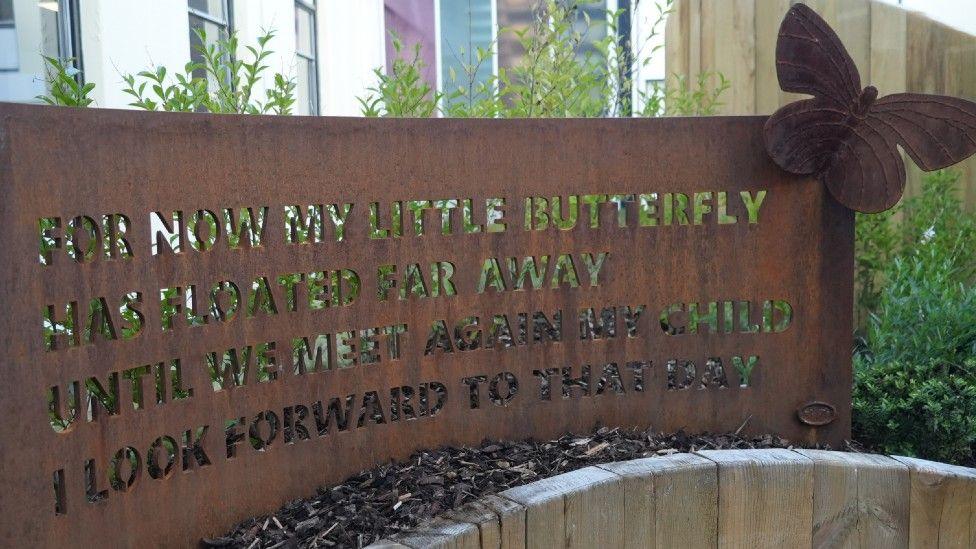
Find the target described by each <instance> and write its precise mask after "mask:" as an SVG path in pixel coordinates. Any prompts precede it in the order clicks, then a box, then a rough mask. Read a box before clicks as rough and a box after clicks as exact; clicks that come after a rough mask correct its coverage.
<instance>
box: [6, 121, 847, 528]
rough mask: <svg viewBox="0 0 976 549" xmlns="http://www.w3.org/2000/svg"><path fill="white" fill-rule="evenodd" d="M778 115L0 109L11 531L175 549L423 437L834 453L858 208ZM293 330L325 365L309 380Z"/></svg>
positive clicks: (841, 427)
mask: <svg viewBox="0 0 976 549" xmlns="http://www.w3.org/2000/svg"><path fill="white" fill-rule="evenodd" d="M764 122H765V119H764V118H761V117H741V118H682V119H659V120H636V119H635V120H388V119H384V120H376V119H343V118H298V117H295V118H292V117H242V116H212V115H203V114H154V113H141V112H128V111H110V110H73V109H56V108H49V107H36V106H23V105H0V189H2V200H0V212H2V219H3V223H4V227H3V230H2V231H0V303H2V306H3V315H2V317H0V319H2V320H0V338H2V348H3V350H4V356H5V360H4V362H3V366H2V376H3V377H2V383H0V413H2V414H3V418H4V421H3V422H2V424H0V456H2V463H3V467H2V469H0V486H2V487H3V495H2V500H0V501H2V505H0V545H3V546H18V545H25V544H28V545H35V546H79V545H87V546H98V547H103V546H136V545H145V546H160V545H163V546H183V545H187V544H191V543H195V542H196V540H198V539H199V538H200V536H204V535H213V534H217V533H219V532H222V531H225V530H226V529H227V528H229V527H230V526H231V525H232V524H233V523H234V522H235V521H238V520H240V519H243V518H246V517H248V516H251V515H254V514H258V513H264V512H269V511H271V510H273V509H275V508H276V506H278V505H280V504H282V503H283V502H285V501H288V500H289V499H292V498H296V497H300V496H303V495H308V494H310V493H312V492H313V491H314V489H315V487H316V486H319V485H322V484H327V483H330V482H333V481H337V480H340V479H342V478H344V477H346V476H347V475H350V474H352V473H355V472H357V471H359V470H361V469H363V468H367V467H370V466H372V465H374V464H377V463H381V462H385V461H388V460H390V459H398V458H404V457H406V456H408V455H409V454H410V452H412V451H414V450H417V449H420V448H424V447H435V446H439V445H445V444H475V443H478V442H479V441H481V440H482V439H484V438H506V439H518V438H524V437H534V438H542V437H552V436H555V435H559V434H561V433H563V432H565V431H569V430H575V431H581V430H584V429H589V428H591V427H593V426H594V425H595V424H601V425H613V426H641V427H646V426H653V427H654V428H655V429H658V430H662V431H671V430H677V429H686V430H690V431H731V430H735V429H736V428H738V427H740V426H741V425H743V424H744V428H743V430H744V432H746V433H766V432H774V433H778V434H780V435H783V436H786V437H789V438H791V439H794V440H796V441H797V442H805V443H813V442H829V443H833V444H839V443H841V441H842V440H843V439H844V438H845V437H848V436H849V433H850V391H851V363H850V354H851V299H852V287H851V286H852V269H853V214H852V212H851V211H850V210H848V209H846V208H844V207H842V206H841V205H840V204H838V203H837V202H836V201H834V199H833V198H831V197H830V195H829V193H828V191H827V189H826V187H825V186H824V185H823V184H821V183H819V182H818V181H816V180H815V179H812V178H801V177H797V176H793V175H790V174H787V173H785V172H783V171H782V170H780V169H779V168H777V167H776V166H775V165H774V164H773V162H772V161H771V160H770V159H769V157H768V156H767V154H766V152H765V148H764V142H763V124H764ZM614 195H621V196H614ZM554 197H556V200H554ZM571 197H575V198H571ZM538 198H543V199H545V200H538ZM526 199H532V201H531V202H530V204H531V208H530V209H531V212H530V215H529V222H530V224H531V227H530V229H527V228H526V223H527V222H526V206H527V202H526ZM409 201H414V202H415V203H414V204H410V203H409ZM452 201H453V202H452ZM469 201H470V202H469ZM428 202H430V204H429V208H428V204H427V203H428ZM374 204H375V212H376V213H375V215H371V211H374V208H373V207H372V205H374ZM397 204H400V206H397ZM543 204H544V205H545V207H543ZM310 205H321V206H322V209H321V215H320V216H318V221H319V222H321V223H322V225H321V226H322V227H323V230H322V231H320V232H319V231H318V230H317V229H318V226H315V227H312V228H313V229H315V231H313V232H314V234H313V235H312V236H311V237H310V238H309V240H311V241H309V242H305V243H291V242H289V241H290V240H291V239H292V238H293V237H295V238H298V237H301V236H303V231H301V230H296V231H292V230H290V227H289V226H288V223H287V221H286V220H287V216H288V212H294V211H295V210H294V209H293V208H292V207H293V206H301V210H302V214H303V215H304V214H306V213H307V212H308V211H309V206H310ZM345 205H349V206H348V210H347V208H346V206H345ZM554 206H558V207H557V208H554ZM398 207H399V208H401V210H402V215H400V216H394V215H393V211H394V210H396V209H397V208H398ZM248 208H250V211H248V210H247V209H248ZM265 208H266V209H265ZM425 208H427V209H425ZM228 209H230V210H231V215H230V216H229V217H230V218H231V219H233V220H234V222H233V223H231V224H228V223H227V220H226V219H225V218H226V217H227V216H226V215H225V214H227V210H228ZM554 210H557V212H558V213H555V214H554ZM312 211H313V212H317V210H316V209H314V208H313V209H312ZM414 211H417V212H425V213H421V214H419V215H420V217H421V218H422V219H424V223H423V227H422V228H423V234H422V235H420V236H418V235H417V234H416V233H417V232H418V230H417V229H418V226H417V225H416V224H415V223H414V217H413V213H412V212H414ZM536 211H538V212H539V213H538V215H536V214H535V213H532V212H536ZM574 211H575V212H576V215H575V216H574V215H573V212H574ZM154 212H159V213H160V216H156V214H155V213H154ZM174 212H181V213H180V214H179V215H178V216H176V217H175V218H174ZM208 212H209V213H208ZM85 216H87V219H86V217H85ZM121 216H124V217H121ZM499 216H501V219H499ZM371 217H372V218H373V221H374V222H375V223H374V225H375V226H374V227H372V228H371ZM574 217H575V222H573V221H574ZM396 218H399V220H400V221H401V222H402V224H403V227H402V231H400V230H397V231H394V232H396V233H399V235H398V236H392V235H391V233H390V231H393V230H394V229H393V227H396V226H397V221H396ZM174 219H176V220H177V221H178V220H180V219H181V220H182V224H183V226H184V228H183V230H182V232H180V233H179V234H180V235H181V236H176V237H168V236H167V235H166V234H162V235H159V238H156V236H157V233H158V232H159V231H160V230H163V229H165V225H167V224H168V225H169V226H171V227H172V226H174V225H176V226H178V225H179V224H178V223H176V221H174ZM211 219H213V220H215V221H214V222H213V224H211V223H210V221H208V220H211ZM241 219H244V220H245V221H249V222H251V225H252V226H253V227H254V228H255V230H254V232H255V233H256V234H260V241H259V242H258V241H257V237H254V238H249V236H248V234H247V232H246V231H244V232H241V231H242V230H243V229H242V224H241ZM444 219H447V220H448V222H447V223H446V224H444V223H442V221H443V220H444ZM154 220H155V221H154ZM162 220H165V223H164V222H163V221H162ZM258 226H261V227H262V228H261V229H260V230H258ZM339 226H341V227H342V230H341V231H338V230H337V227H339ZM503 226H504V229H502V227H503ZM96 227H97V230H96ZM560 227H561V228H560ZM228 229H229V230H230V232H231V233H237V234H240V235H241V237H240V238H239V239H238V238H232V237H229V236H228V234H227V232H228ZM213 230H217V232H219V233H220V236H219V237H217V238H213V232H211V231H213ZM340 232H341V238H339V233H340ZM164 233H165V231H164ZM371 233H372V234H371ZM445 233H450V234H445ZM318 237H321V238H320V239H319V238H318ZM93 239H94V240H93ZM299 239H300V238H299ZM316 240H320V241H316ZM93 242H94V243H93ZM211 242H212V245H210V244H211ZM174 243H180V244H181V251H180V252H179V253H176V252H174V251H172V250H171V248H172V247H173V245H174ZM251 244H253V245H251ZM154 245H156V246H158V249H157V250H156V251H157V252H159V253H155V254H154V253H153V250H154ZM75 248H77V249H75ZM160 250H162V251H160ZM526 257H532V258H534V261H533V264H532V265H527V262H526V261H525V258H526ZM544 258H545V259H544ZM388 265H395V266H396V267H395V270H393V269H390V268H386V267H384V266H388ZM413 265H416V267H413ZM486 265H487V266H486ZM511 265H514V267H515V276H514V277H513V276H512V273H511V272H510V266H511ZM432 266H433V267H432ZM532 266H534V267H535V268H536V269H538V272H537V271H536V270H534V269H532V268H531V267H532ZM523 267H526V268H527V270H526V271H523ZM343 270H345V271H343ZM320 272H322V273H324V274H322V275H318V274H310V273H320ZM335 273H339V274H335ZM352 273H355V275H353V274H352ZM519 273H523V276H521V277H519ZM519 278H521V281H519ZM357 279H358V280H357ZM336 280H338V288H339V291H338V292H332V291H331V288H333V287H334V286H335V284H336ZM221 281H228V282H230V283H232V284H233V285H231V284H220V283H221ZM479 285H480V286H483V288H482V291H480V292H479ZM167 288H168V289H170V290H169V291H168V292H162V295H163V297H162V298H161V289H167ZM176 288H179V290H176ZM235 288H236V290H235ZM384 288H386V290H385V291H386V295H387V299H386V300H381V299H380V296H381V294H382V293H383V291H384ZM235 292H239V293H240V295H241V298H240V302H239V303H238V304H237V307H236V310H234V307H233V303H232V300H231V299H229V297H228V296H230V295H232V294H234V293H235ZM269 293H270V296H271V297H270V299H269V298H268V294H269ZM310 293H311V294H312V295H311V298H310ZM212 296H213V297H215V298H216V301H217V305H216V308H217V309H219V310H215V309H214V307H212V306H208V302H209V301H211V297H212ZM272 301H273V303H272ZM70 303H75V304H76V305H75V306H74V308H73V311H74V313H73V314H75V315H77V317H78V319H77V321H75V322H74V326H75V327H76V328H77V329H72V330H68V327H67V326H66V325H65V324H66V319H67V318H70V317H71V315H72V308H71V307H70V306H69V304H70ZM692 304H693V305H692ZM641 307H643V308H641ZM591 308H592V309H593V310H594V311H593V312H594V315H593V319H594V321H593V322H590V321H588V320H587V318H588V317H587V316H586V314H585V313H587V312H588V310H589V309H591ZM120 309H121V311H120ZM604 309H606V311H607V312H606V314H605V316H606V323H601V322H602V319H603V318H604ZM689 310H691V312H689ZM581 311H582V312H583V313H584V314H583V317H582V318H583V322H581V321H580V318H581ZM638 311H640V314H639V315H638V314H637V312H638ZM539 313H541V314H542V315H544V319H545V320H546V321H547V322H548V323H549V324H553V325H555V324H557V320H556V318H557V317H559V316H561V326H560V327H559V329H556V328H557V327H556V326H552V327H550V326H549V325H547V324H546V323H545V322H542V320H543V317H542V316H540V317H539V323H538V325H537V322H536V321H535V320H534V318H535V317H536V316H538V314H539ZM557 313H558V314H557ZM662 313H663V315H662ZM520 315H524V316H520ZM48 317H50V320H51V321H52V322H53V324H47V325H46V324H45V319H46V318H48ZM188 317H189V318H188ZM470 317H477V318H478V326H477V327H475V326H473V325H471V324H472V322H473V320H471V319H470ZM662 317H663V318H662ZM164 319H168V320H166V321H165V322H164ZM464 319H469V321H468V322H465V321H464ZM696 319H697V322H696ZM610 320H613V323H612V326H613V329H612V330H611V323H610ZM438 321H443V323H444V324H443V325H444V326H445V327H446V330H445V332H444V336H443V337H434V338H431V337H430V333H431V332H432V328H431V327H432V326H436V325H438V324H437V322H438ZM166 326H170V327H169V328H168V329H167V328H166ZM397 326H399V327H401V328H389V327H397ZM458 326H460V328H458ZM377 328H379V329H378V330H377ZM404 330H405V331H404ZM353 331H354V333H350V332H353ZM401 331H402V333H400V332H401ZM51 332H56V335H54V336H53V337H51ZM435 332H436V330H435ZM320 335H324V336H325V337H317V336H320ZM596 335H599V336H600V337H598V338H597V337H595V336H596ZM302 337H305V338H308V340H309V342H310V343H311V344H313V347H314V344H315V343H316V342H318V343H320V344H321V345H320V348H321V349H322V350H323V352H324V353H325V355H323V356H326V355H327V356H326V358H325V360H324V363H323V364H321V365H319V366H318V367H316V366H317V365H316V364H315V363H314V361H305V366H306V367H305V370H304V372H303V371H302V369H301V368H299V369H298V370H299V373H296V368H295V361H294V356H295V354H294V352H293V351H294V350H295V349H299V350H301V349H303V348H305V347H304V342H303V340H301V339H300V338H302ZM429 340H431V341H429ZM52 343H53V345H52ZM394 344H395V345H394ZM49 347H53V348H49ZM350 347H354V349H351V348H350ZM428 347H429V348H430V352H427V350H428ZM229 349H236V352H233V353H231V352H227V350H229ZM208 357H213V360H211V361H208ZM177 359H178V363H179V364H178V366H179V367H178V368H176V367H175V366H176V363H175V362H174V361H175V360H177ZM234 359H236V360H237V364H238V365H240V366H241V372H243V371H244V370H245V366H246V374H242V375H240V376H236V377H235V375H234V373H233V371H225V372H224V374H225V375H223V377H221V378H220V379H221V380H222V381H223V383H224V385H223V386H221V385H220V383H215V381H214V376H212V375H211V374H212V372H211V371H212V370H222V369H223V367H224V366H225V365H229V366H228V367H231V368H232V367H233V360H234ZM710 359H711V360H710ZM687 361H691V362H690V363H689V362H687ZM719 361H721V362H719ZM691 363H693V366H689V364H691ZM608 365H611V366H608ZM584 367H588V370H589V378H588V379H580V378H581V376H584V371H585V368H584ZM547 369H548V370H547ZM564 369H565V370H564ZM535 371H538V373H534V372H535ZM177 374H178V375H177ZM564 374H565V377H564ZM689 374H690V375H689ZM479 376H483V377H479ZM218 377H219V376H218ZM465 379H467V380H468V381H467V382H465V381H464V380H465ZM237 382H240V386H237ZM116 383H117V385H116ZM516 385H517V390H516V388H515V387H516ZM116 387H117V388H116ZM546 387H548V391H546V390H545V388H546ZM52 388H54V389H52ZM215 388H216V389H219V390H216V389H215ZM75 389H77V391H76V392H75V393H74V394H75V395H76V396H77V397H78V399H77V400H80V401H81V402H82V405H80V406H77V405H75V404H74V399H73V398H72V394H73V392H74V391H75ZM473 394H474V395H475V396H472V395H473ZM52 395H53V396H54V397H56V401H57V404H56V405H54V406H53V407H52V406H51V405H49V400H50V397H51V396H52ZM350 395H351V396H350ZM564 395H565V396H564ZM89 397H91V398H92V399H93V404H92V406H91V408H92V411H93V414H91V416H90V417H89V413H88V408H89V406H87V405H85V403H86V402H87V401H88V400H89ZM811 402H814V403H820V404H822V405H823V407H826V408H830V409H832V410H833V412H832V414H835V415H836V419H833V420H832V421H829V422H827V421H820V420H816V419H817V418H820V417H821V416H822V414H820V415H817V417H816V418H814V419H815V420H816V421H811V420H810V419H809V418H808V419H807V424H805V423H803V422H801V417H803V414H798V410H800V409H802V408H803V407H804V406H806V405H808V403H811ZM475 403H476V404H477V407H475ZM347 406H348V409H347ZM826 408H825V409H826ZM52 410H53V412H52ZM72 411H74V412H76V413H74V415H73V414H72ZM52 414H54V416H55V419H58V420H59V422H54V423H52ZM346 414H347V415H348V417H346V418H344V419H343V418H340V417H338V416H342V415H346ZM807 415H810V414H807ZM241 418H243V422H241ZM195 442H196V448H194V445H195ZM132 465H135V466H136V467H135V469H134V470H135V472H134V473H133V472H132V468H131V467H132Z"/></svg>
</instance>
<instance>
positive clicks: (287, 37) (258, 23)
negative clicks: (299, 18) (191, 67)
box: [233, 0, 296, 102]
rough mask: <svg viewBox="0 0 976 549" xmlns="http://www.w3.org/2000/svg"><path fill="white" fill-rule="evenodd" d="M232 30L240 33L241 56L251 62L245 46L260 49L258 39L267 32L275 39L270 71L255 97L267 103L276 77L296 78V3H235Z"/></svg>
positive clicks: (241, 0) (243, 0) (279, 0)
mask: <svg viewBox="0 0 976 549" xmlns="http://www.w3.org/2000/svg"><path fill="white" fill-rule="evenodd" d="M233 3H234V8H233V9H234V20H233V28H234V30H236V31H237V38H238V49H239V50H240V52H239V55H240V56H241V59H242V60H245V61H248V62H250V60H251V59H252V56H251V54H250V52H248V51H247V50H245V49H244V47H245V46H252V47H254V48H257V47H258V37H260V36H261V35H263V34H264V33H265V32H266V31H274V33H275V36H274V38H272V39H271V41H270V42H268V44H267V47H268V49H269V50H271V51H272V52H274V53H272V54H271V55H270V56H268V58H267V59H266V61H265V62H266V63H267V65H268V70H266V71H265V72H264V78H263V79H262V82H261V83H260V86H259V88H258V89H256V90H254V93H253V95H252V97H255V98H257V99H258V100H260V101H262V102H263V101H264V98H265V90H266V89H267V88H270V87H272V86H273V85H274V81H273V76H274V73H276V72H280V73H281V74H283V75H285V76H287V77H290V78H294V77H295V72H296V69H295V2H294V0H233Z"/></svg>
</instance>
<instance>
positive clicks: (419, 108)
mask: <svg viewBox="0 0 976 549" xmlns="http://www.w3.org/2000/svg"><path fill="white" fill-rule="evenodd" d="M390 35H391V37H392V41H393V50H394V52H395V55H394V59H393V65H392V66H391V70H390V74H389V75H388V74H386V71H385V70H384V69H383V67H379V68H376V69H373V74H375V75H376V79H377V81H378V82H379V83H378V84H377V85H376V86H375V87H372V88H369V89H368V90H367V92H368V93H367V94H366V96H364V97H358V98H357V100H358V101H359V103H360V105H361V106H362V112H363V115H364V116H372V117H375V116H392V117H419V118H429V117H431V116H433V115H434V113H435V112H436V110H437V102H438V101H440V99H441V97H442V94H440V93H439V92H437V91H435V90H433V89H431V87H430V85H429V84H427V82H425V81H424V78H423V69H424V67H425V66H426V65H425V64H424V61H423V59H421V57H420V44H416V45H415V46H414V48H413V57H412V58H410V59H404V58H403V57H402V56H401V55H400V53H401V52H402V51H403V42H402V41H401V40H400V37H399V36H397V34H396V33H390Z"/></svg>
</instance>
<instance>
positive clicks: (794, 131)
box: [763, 98, 851, 175]
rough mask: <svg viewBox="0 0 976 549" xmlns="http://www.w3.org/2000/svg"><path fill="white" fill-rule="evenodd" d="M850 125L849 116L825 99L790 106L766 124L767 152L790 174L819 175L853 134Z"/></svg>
mask: <svg viewBox="0 0 976 549" xmlns="http://www.w3.org/2000/svg"><path fill="white" fill-rule="evenodd" d="M847 121H848V116H847V113H846V112H845V111H844V110H842V109H839V108H837V107H835V106H834V105H833V103H831V102H830V101H828V100H826V99H820V98H815V99H805V100H803V101H797V102H795V103H790V104H789V105H787V106H785V107H783V108H782V109H780V110H778V111H776V113H775V114H774V115H773V116H771V117H769V119H768V120H767V121H766V127H765V131H764V132H763V136H764V138H765V140H766V150H767V151H768V152H769V155H770V156H771V157H772V158H773V161H775V162H776V164H778V165H779V166H780V167H781V168H783V169H784V170H786V171H788V172H790V173H795V174H800V175H810V174H814V173H820V172H821V171H822V170H823V169H824V167H825V166H826V165H827V163H828V162H829V161H830V159H831V158H832V156H833V154H834V153H835V152H836V151H837V150H838V149H839V148H840V146H841V143H843V141H844V140H846V139H847V138H848V136H849V135H850V134H851V128H850V126H849V125H848V122H847Z"/></svg>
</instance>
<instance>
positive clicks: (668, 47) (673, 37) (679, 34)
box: [664, 0, 689, 86]
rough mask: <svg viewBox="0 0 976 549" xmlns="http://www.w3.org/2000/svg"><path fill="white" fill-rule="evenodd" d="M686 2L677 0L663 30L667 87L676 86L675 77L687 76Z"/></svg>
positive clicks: (685, 0)
mask: <svg viewBox="0 0 976 549" xmlns="http://www.w3.org/2000/svg"><path fill="white" fill-rule="evenodd" d="M688 12H689V6H688V0H677V1H676V2H675V3H674V6H673V7H672V11H671V13H670V14H669V15H668V21H667V23H665V28H664V73H665V78H666V82H667V85H668V86H674V85H676V84H677V78H675V75H686V74H688V40H689V38H688V24H689V21H688V19H689V13H688Z"/></svg>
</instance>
